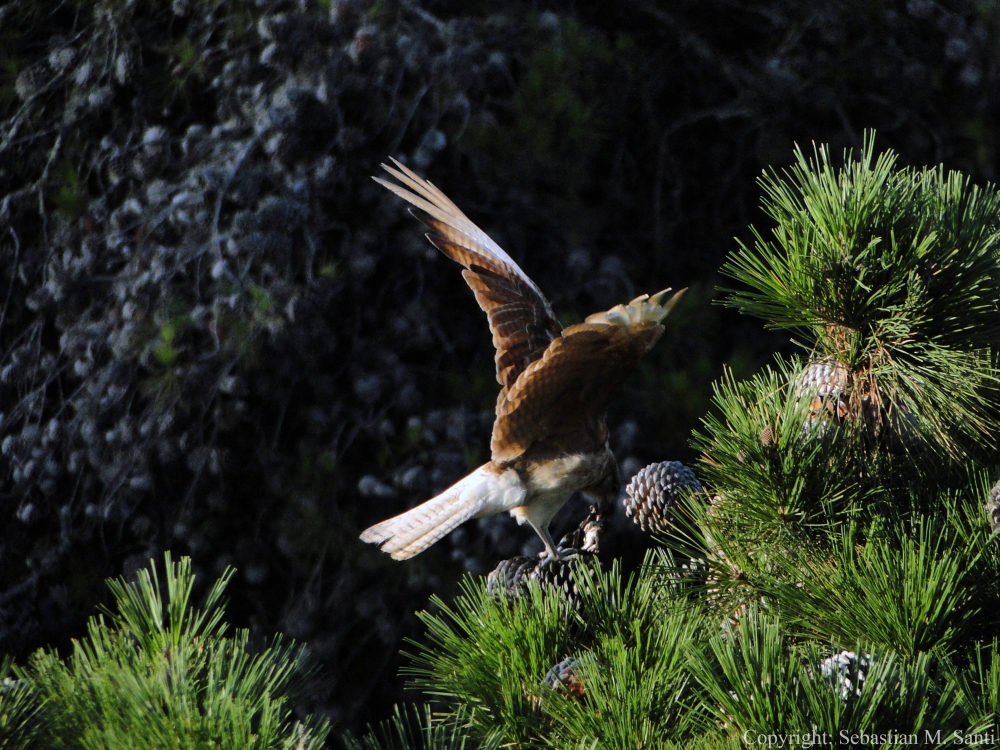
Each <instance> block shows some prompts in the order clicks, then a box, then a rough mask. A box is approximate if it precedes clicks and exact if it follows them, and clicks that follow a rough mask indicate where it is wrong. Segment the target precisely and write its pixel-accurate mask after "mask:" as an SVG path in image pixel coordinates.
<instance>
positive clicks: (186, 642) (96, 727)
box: [0, 553, 329, 750]
mask: <svg viewBox="0 0 1000 750" xmlns="http://www.w3.org/2000/svg"><path fill="white" fill-rule="evenodd" d="M232 573H233V571H232V570H231V569H230V570H228V571H227V572H226V573H225V574H224V575H223V576H222V577H221V578H220V579H219V580H218V581H216V583H215V585H214V586H213V587H212V588H211V590H210V591H209V594H208V596H207V599H206V602H205V606H204V608H203V609H200V610H199V609H196V608H195V607H193V606H192V603H191V594H192V590H193V587H194V575H193V574H192V571H191V561H190V559H189V558H182V559H181V560H180V562H177V563H174V562H173V561H172V560H171V558H170V554H169V553H167V554H166V555H165V579H166V580H165V581H164V582H163V584H164V585H163V587H161V582H160V579H159V576H158V575H157V572H156V568H155V566H154V567H151V570H141V571H139V574H138V580H137V582H135V583H127V582H125V580H123V579H118V580H112V581H109V582H108V585H109V586H110V588H111V591H112V593H113V594H114V598H115V611H111V610H107V611H106V612H105V613H104V614H103V615H99V616H97V617H95V618H92V619H91V621H90V623H89V626H88V633H87V637H86V638H84V639H81V640H80V641H74V643H73V651H72V654H71V655H70V656H68V657H67V658H66V659H63V658H61V657H60V656H59V655H58V654H57V653H56V652H55V651H51V650H42V651H39V652H37V653H36V654H34V655H33V656H32V657H31V659H30V660H29V662H28V664H27V665H26V667H25V668H24V669H22V670H19V672H20V674H19V677H20V678H21V681H22V684H23V685H25V686H26V687H27V688H28V689H29V690H30V693H31V694H32V698H33V700H34V701H35V706H36V708H35V709H33V710H37V715H35V716H29V714H27V713H25V712H24V711H23V710H22V715H23V716H25V717H27V718H29V719H31V720H32V727H33V728H34V729H35V730H36V731H37V738H36V740H35V741H36V743H37V744H31V745H26V744H22V745H16V744H15V745H11V746H12V747H29V746H30V747H44V748H74V749H75V750H76V749H80V748H92V749H93V750H97V749H98V748H100V749H101V750H112V749H115V750H118V749H119V748H120V749H121V750H126V749H131V748H153V747H155V748H178V749H180V748H191V749H192V750H193V749H195V748H198V749H200V748H233V750H236V749H240V750H244V749H249V748H253V749H254V750H256V749H258V748H259V749H260V750H264V749H265V748H275V749H277V748H282V749H287V750H318V749H319V748H321V747H322V746H323V742H324V739H325V737H326V735H327V733H328V731H329V729H328V726H327V725H326V723H325V722H322V721H315V720H313V719H307V720H305V721H301V722H299V721H295V720H294V719H293V716H292V709H293V708H294V702H293V701H294V697H295V695H296V694H297V693H298V692H299V691H300V690H301V689H302V688H303V687H304V684H305V682H304V681H305V680H306V679H307V678H308V675H309V669H308V668H307V667H306V666H305V655H304V653H303V652H302V650H301V649H299V648H296V647H294V646H291V645H287V644H285V643H283V642H282V641H281V640H280V639H279V640H276V641H275V642H274V643H273V644H272V645H271V646H270V647H268V648H266V649H264V650H262V651H259V652H258V651H255V650H254V649H253V648H251V646H250V643H249V634H248V632H247V631H245V630H243V631H238V632H237V633H236V634H235V635H232V636H230V635H227V634H226V630H227V628H226V625H225V623H224V622H223V615H224V607H223V604H222V594H223V591H224V590H225V587H226V584H227V583H228V581H229V579H230V578H231V576H232ZM164 589H165V593H166V597H165V598H164ZM6 698H7V695H0V701H6ZM15 701H16V696H15ZM15 705H16V703H15ZM3 708H5V705H4V704H3V703H0V710H3ZM0 721H2V719H0ZM0 742H2V740H0ZM2 746H4V747H6V745H2Z"/></svg>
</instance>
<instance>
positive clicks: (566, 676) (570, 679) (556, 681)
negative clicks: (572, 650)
mask: <svg viewBox="0 0 1000 750" xmlns="http://www.w3.org/2000/svg"><path fill="white" fill-rule="evenodd" d="M576 666H577V660H576V658H575V657H572V656H570V657H568V658H566V659H563V660H562V661H561V662H559V663H558V664H556V665H555V666H554V667H552V669H550V670H549V671H548V674H546V675H545V684H546V685H548V686H549V687H550V688H552V689H553V690H556V689H558V688H559V687H563V688H565V689H566V692H568V693H569V694H570V695H572V696H573V697H574V698H582V697H583V696H584V695H585V694H586V692H587V691H586V689H585V688H584V686H583V681H582V680H581V679H580V678H579V677H578V676H577V674H576V672H575V671H574V670H575V669H576Z"/></svg>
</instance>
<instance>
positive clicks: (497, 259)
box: [374, 159, 562, 391]
mask: <svg viewBox="0 0 1000 750" xmlns="http://www.w3.org/2000/svg"><path fill="white" fill-rule="evenodd" d="M392 161H393V164H395V165H396V167H397V168H396V169H393V168H392V167H389V166H386V165H384V164H383V165H382V166H383V168H384V169H385V171H386V172H388V173H389V174H390V175H392V176H393V177H395V178H396V179H397V180H398V181H399V182H400V183H402V185H397V184H395V183H392V182H389V181H388V180H383V179H381V178H378V177H376V178H374V179H375V181H376V182H378V183H379V184H380V185H383V186H384V187H386V188H388V189H389V190H391V191H392V192H393V193H395V194H396V195H398V196H399V197H401V198H403V199H404V200H406V201H408V202H409V203H411V204H412V205H413V206H414V207H415V208H416V209H417V210H416V211H414V212H413V214H414V216H416V217H417V218H418V219H419V220H420V221H422V222H423V223H424V224H426V225H427V226H428V227H430V229H432V230H433V231H432V232H431V233H429V234H428V235H427V238H428V239H429V240H430V241H431V243H433V245H434V246H435V247H437V248H438V249H439V250H441V252H443V253H444V254H445V255H447V256H448V257H449V258H451V259H452V260H454V261H456V262H457V263H460V264H462V265H463V266H465V269H466V270H465V271H463V272H462V276H463V277H464V278H465V281H466V283H468V285H469V286H470V287H471V288H472V291H473V293H475V295H476V301H477V302H478V303H479V306H480V307H481V308H482V309H483V310H484V311H485V312H486V315H487V318H488V319H489V324H490V330H491V331H492V333H493V345H494V346H495V347H496V350H497V354H496V365H497V380H498V381H499V382H500V384H501V385H502V386H504V391H506V390H507V389H508V388H509V387H510V386H512V385H513V384H514V382H515V381H516V380H517V378H518V376H520V375H521V373H522V372H524V370H525V368H527V367H528V365H530V364H531V363H532V362H534V361H535V360H537V359H538V358H539V357H540V356H541V355H542V352H544V351H545V349H546V347H548V346H549V344H550V343H551V342H552V341H553V340H554V339H555V338H557V337H558V336H559V333H560V331H561V330H562V326H561V325H560V324H559V321H558V320H556V318H555V315H554V314H553V312H552V307H551V305H549V302H548V300H546V299H545V296H544V295H543V294H542V292H541V290H540V289H539V288H538V286H537V285H536V284H535V282H533V281H532V280H531V279H530V278H528V276H527V274H525V273H524V271H522V270H521V269H520V267H519V266H518V265H517V263H515V262H514V260H513V259H512V258H511V257H510V256H509V255H507V253H505V252H504V251H503V250H502V249H501V248H500V246H499V245H497V243H496V242H494V241H493V240H492V239H490V237H489V235H487V234H486V233H485V232H484V231H483V230H482V229H480V228H479V227H477V226H476V225H475V224H473V223H472V221H470V220H469V218H468V217H467V216H466V215H465V214H464V213H462V211H461V210H460V209H459V208H458V206H456V205H455V204H454V203H452V202H451V200H449V199H448V197H447V196H446V195H445V194H444V193H442V192H441V191H440V190H438V189H437V188H436V187H435V186H434V185H433V184H431V183H430V182H428V181H427V180H425V179H423V178H421V177H419V176H418V175H417V174H415V173H414V172H412V171H411V170H409V169H407V168H406V167H405V166H403V165H402V164H400V163H399V162H397V161H396V160H395V159H393V160H392ZM404 186H405V187H404Z"/></svg>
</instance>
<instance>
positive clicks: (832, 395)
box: [792, 359, 848, 424]
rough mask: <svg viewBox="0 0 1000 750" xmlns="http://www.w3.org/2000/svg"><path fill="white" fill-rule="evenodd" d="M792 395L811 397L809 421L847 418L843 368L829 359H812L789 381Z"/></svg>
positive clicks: (835, 422)
mask: <svg viewBox="0 0 1000 750" xmlns="http://www.w3.org/2000/svg"><path fill="white" fill-rule="evenodd" d="M792 387H793V389H794V392H795V398H796V399H798V400H801V399H803V398H806V397H809V398H811V399H812V400H811V402H810V404H809V423H813V422H816V421H817V420H824V421H825V420H832V421H833V423H834V424H840V423H841V422H843V421H844V419H846V418H847V409H848V394H847V370H846V369H845V368H844V366H843V365H842V364H840V363H839V362H837V361H836V360H833V359H824V360H821V361H819V362H812V363H811V364H810V365H809V367H808V368H806V370H805V372H803V373H802V374H801V375H799V376H798V377H797V378H796V379H795V380H794V381H793V383H792Z"/></svg>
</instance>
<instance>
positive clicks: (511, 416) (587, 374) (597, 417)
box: [491, 322, 663, 463]
mask: <svg viewBox="0 0 1000 750" xmlns="http://www.w3.org/2000/svg"><path fill="white" fill-rule="evenodd" d="M662 333H663V326H661V325H660V324H659V323H652V322H644V323H641V324H637V325H635V326H629V327H624V326H617V325H606V324H591V323H582V324H580V325H576V326H571V327H570V328H567V329H566V330H565V331H563V335H562V336H560V337H559V338H558V339H556V340H555V341H553V342H552V344H551V345H549V348H548V349H546V350H545V353H544V354H543V355H542V356H541V358H540V359H538V360H536V361H535V362H533V363H532V364H531V365H529V366H528V368H527V369H526V370H525V371H524V372H523V373H522V374H521V376H520V377H519V378H518V379H517V381H516V382H515V383H514V386H513V387H511V388H509V389H507V390H506V392H505V393H503V394H501V399H500V400H498V402H497V419H496V422H495V423H494V424H493V438H492V441H491V448H492V451H493V460H494V461H496V462H498V463H499V462H504V461H510V460H513V459H515V458H517V457H518V456H520V455H521V454H522V453H524V452H525V451H526V450H527V449H528V448H529V447H530V446H531V445H532V444H533V443H536V442H539V441H543V440H545V441H548V442H549V443H550V444H555V445H560V446H561V447H562V448H563V449H564V450H565V451H567V452H572V451H576V450H586V449H588V448H592V446H593V444H594V443H602V442H603V441H604V438H605V437H606V429H607V428H606V427H605V423H604V420H605V417H606V415H607V411H608V405H609V403H610V401H611V398H612V396H613V395H614V394H615V392H616V391H617V390H618V387H619V386H620V385H621V383H622V381H624V380H625V378H626V377H627V376H628V374H629V373H630V372H631V371H632V370H633V369H634V368H635V366H636V365H637V364H638V362H639V358H640V357H641V356H642V355H643V354H644V353H645V352H646V350H647V349H649V347H651V346H652V345H653V344H654V343H655V342H656V339H658V338H659V337H660V334H662ZM578 443H579V444H578Z"/></svg>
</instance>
